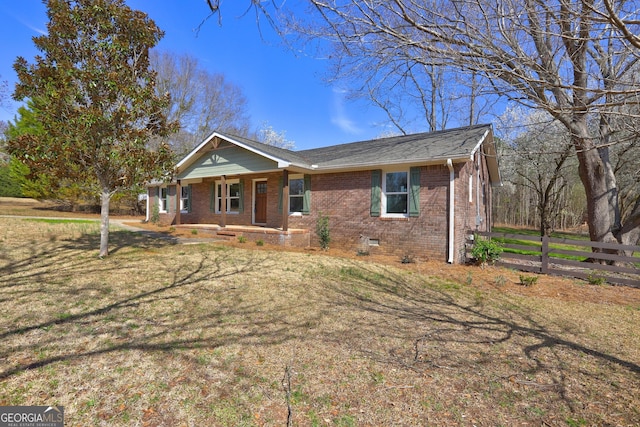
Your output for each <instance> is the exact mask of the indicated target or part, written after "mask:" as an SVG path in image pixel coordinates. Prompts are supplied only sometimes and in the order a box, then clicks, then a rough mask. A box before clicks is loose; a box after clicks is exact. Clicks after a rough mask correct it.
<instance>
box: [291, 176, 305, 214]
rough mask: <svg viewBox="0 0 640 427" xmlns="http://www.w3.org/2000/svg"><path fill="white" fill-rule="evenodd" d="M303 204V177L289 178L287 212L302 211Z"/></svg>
mask: <svg viewBox="0 0 640 427" xmlns="http://www.w3.org/2000/svg"><path fill="white" fill-rule="evenodd" d="M303 205H304V178H303V177H299V178H298V177H294V178H291V179H289V213H294V212H300V213H301V212H302V208H303Z"/></svg>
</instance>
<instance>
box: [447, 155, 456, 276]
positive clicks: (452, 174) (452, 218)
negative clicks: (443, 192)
mask: <svg viewBox="0 0 640 427" xmlns="http://www.w3.org/2000/svg"><path fill="white" fill-rule="evenodd" d="M447 167H448V168H449V257H448V259H447V262H448V263H449V264H453V254H454V249H455V244H454V241H453V239H454V236H455V233H454V231H455V205H456V203H455V178H456V172H455V170H454V169H453V162H451V159H447Z"/></svg>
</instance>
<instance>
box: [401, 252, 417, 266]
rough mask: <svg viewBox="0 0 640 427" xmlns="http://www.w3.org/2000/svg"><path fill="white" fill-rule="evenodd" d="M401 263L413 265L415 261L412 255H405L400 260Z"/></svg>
mask: <svg viewBox="0 0 640 427" xmlns="http://www.w3.org/2000/svg"><path fill="white" fill-rule="evenodd" d="M400 262H401V263H403V264H413V263H414V262H416V261H415V259H414V258H413V255H410V254H405V255H404V256H403V257H402V259H401V260H400Z"/></svg>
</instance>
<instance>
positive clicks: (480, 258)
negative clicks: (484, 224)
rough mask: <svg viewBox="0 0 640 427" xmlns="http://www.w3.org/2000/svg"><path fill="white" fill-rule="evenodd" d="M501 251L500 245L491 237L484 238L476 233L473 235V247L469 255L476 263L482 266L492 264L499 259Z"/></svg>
mask: <svg viewBox="0 0 640 427" xmlns="http://www.w3.org/2000/svg"><path fill="white" fill-rule="evenodd" d="M501 253H502V245H501V244H500V243H499V242H496V241H495V240H491V239H484V238H482V237H480V236H478V235H477V234H476V235H475V236H474V240H473V249H471V256H473V258H474V259H475V260H476V263H477V264H480V265H481V266H484V265H486V264H493V263H495V262H496V261H498V260H499V259H500V254H501Z"/></svg>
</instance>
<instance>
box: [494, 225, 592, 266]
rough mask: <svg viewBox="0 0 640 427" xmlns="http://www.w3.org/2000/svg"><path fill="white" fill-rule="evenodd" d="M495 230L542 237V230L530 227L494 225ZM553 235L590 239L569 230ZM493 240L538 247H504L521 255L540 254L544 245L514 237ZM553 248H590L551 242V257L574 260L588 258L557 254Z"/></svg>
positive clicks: (581, 249) (579, 249) (563, 237)
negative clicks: (527, 248) (528, 249)
mask: <svg viewBox="0 0 640 427" xmlns="http://www.w3.org/2000/svg"><path fill="white" fill-rule="evenodd" d="M493 232H495V233H507V234H521V235H525V236H535V237H540V231H538V230H528V229H519V228H510V227H493ZM551 237H555V238H558V239H571V240H581V241H589V237H588V236H584V235H581V234H575V233H568V232H553V233H551ZM492 240H495V241H497V242H499V243H501V244H503V245H509V244H511V245H520V246H531V247H532V248H536V249H535V250H531V251H527V250H524V249H514V248H508V247H505V248H504V252H506V253H512V254H520V255H532V256H540V248H541V246H542V243H541V242H532V241H530V240H522V239H513V238H506V237H493V238H492ZM553 249H562V250H569V251H582V252H584V251H588V250H589V248H588V247H585V246H576V245H571V244H565V243H562V244H561V243H550V244H549V257H550V258H560V259H568V260H574V261H584V260H586V259H587V258H586V257H583V256H574V255H566V254H557V253H554V252H553Z"/></svg>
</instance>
